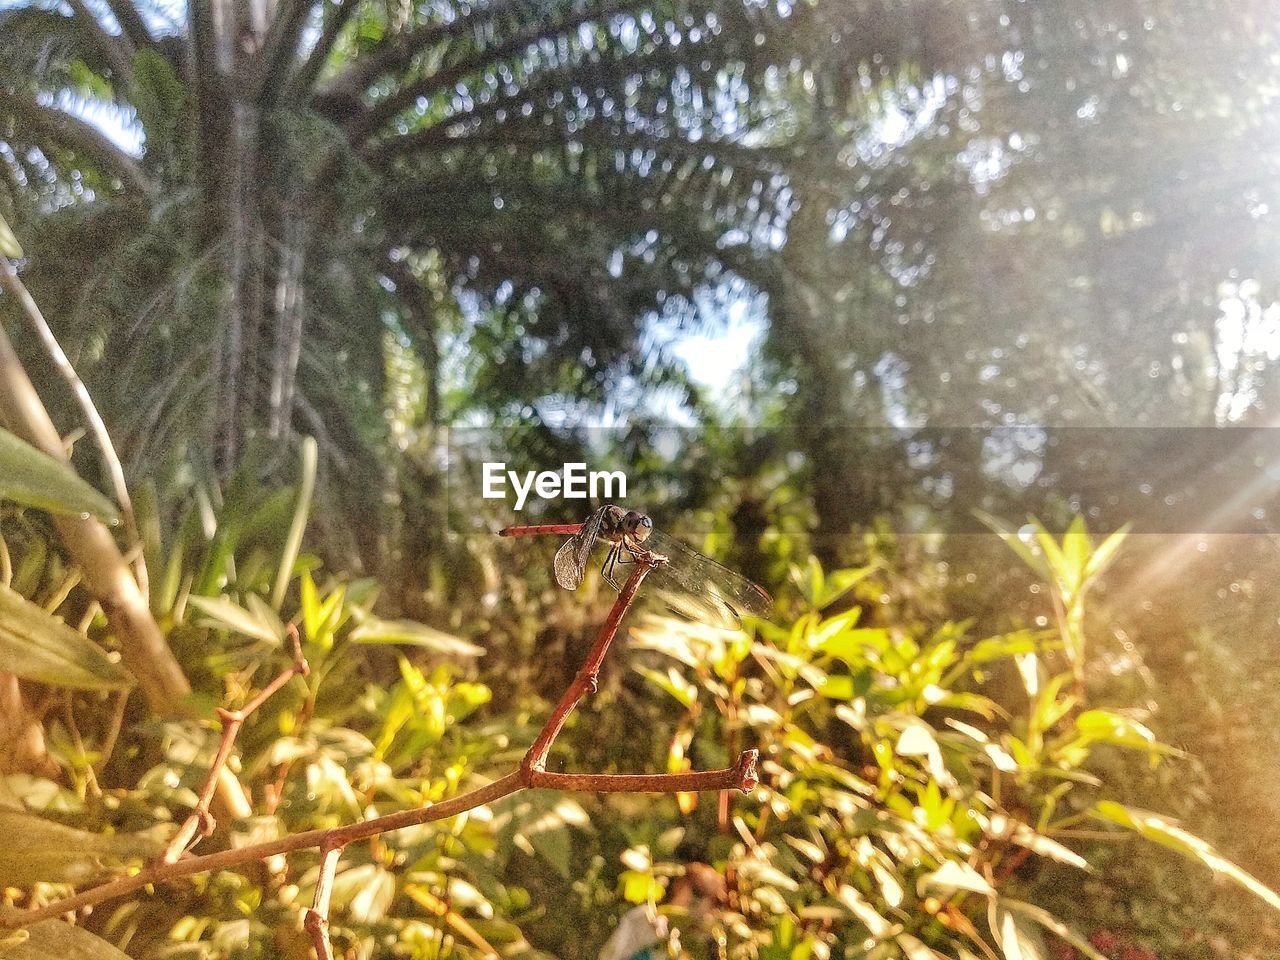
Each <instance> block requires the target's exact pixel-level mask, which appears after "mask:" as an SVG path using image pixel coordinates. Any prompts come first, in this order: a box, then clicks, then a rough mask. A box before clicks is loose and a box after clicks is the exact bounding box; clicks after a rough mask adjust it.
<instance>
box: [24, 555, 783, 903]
mask: <svg viewBox="0 0 1280 960" xmlns="http://www.w3.org/2000/svg"><path fill="white" fill-rule="evenodd" d="M636 560H637V564H638V566H637V569H636V570H635V572H634V573H632V574H631V577H630V579H628V580H627V583H626V585H625V586H624V587H623V588H622V592H621V593H620V594H619V595H618V599H617V601H616V602H615V603H614V605H613V608H612V609H611V610H610V611H609V617H608V619H607V620H606V621H605V624H604V626H603V627H602V628H601V631H600V634H599V636H597V638H596V642H595V644H594V645H593V647H592V648H591V652H590V653H589V654H588V655H587V660H586V662H585V663H584V664H583V668H582V669H581V670H580V671H579V672H578V675H577V677H575V679H574V681H573V683H572V684H571V685H570V688H569V690H568V691H566V693H565V696H564V697H563V698H562V699H561V701H560V705H559V706H557V708H556V710H555V711H554V712H553V713H552V715H551V717H550V718H549V719H548V720H547V723H546V725H545V726H544V727H543V729H542V732H541V733H540V734H539V735H538V738H537V739H536V740H535V741H534V746H533V747H532V748H531V749H530V750H529V753H528V754H527V755H526V757H525V761H526V763H527V764H528V765H527V766H526V763H522V764H521V767H520V769H518V770H514V771H512V772H511V773H509V774H507V775H506V776H505V777H502V778H500V779H498V780H494V781H493V782H492V783H488V784H485V785H484V786H483V787H478V788H476V789H475V790H472V791H470V792H469V793H464V794H461V795H459V796H456V797H453V798H451V799H449V800H444V801H442V802H440V803H436V804H431V805H429V806H425V807H417V808H415V809H412V810H401V811H399V812H397V813H391V814H387V815H386V816H383V817H375V818H373V819H372V820H364V821H361V822H360V823H351V824H348V825H347V826H345V827H331V828H329V829H324V830H307V831H305V832H303V833H295V834H293V835H291V836H287V837H280V838H278V839H276V840H267V841H265V842H263V843H258V844H254V845H252V846H248V847H236V848H233V849H230V850H222V851H219V852H218V853H210V854H206V855H205V856H202V857H187V858H185V859H182V860H178V861H176V862H173V863H163V862H157V863H153V864H151V865H150V866H148V867H145V868H144V869H142V870H140V871H138V872H137V873H135V874H133V875H132V876H128V877H121V878H120V879H118V880H112V881H109V882H107V883H104V884H101V885H99V886H97V887H93V888H91V889H89V890H85V891H83V892H81V893H77V894H73V895H72V896H69V897H64V898H63V899H61V900H57V901H54V902H53V903H50V904H48V905H46V906H43V907H38V908H35V909H31V910H21V911H17V912H14V913H10V914H6V915H0V928H5V927H25V926H29V925H30V924H33V923H36V922H38V921H40V920H46V919H48V918H50V917H59V916H62V915H63V914H66V913H70V912H72V911H74V910H79V909H80V908H81V907H87V906H91V905H93V904H98V903H102V902H103V901H106V900H114V899H115V898H117V897H122V896H125V895H126V894H130V893H134V892H135V891H137V890H141V889H142V888H143V887H146V886H150V885H151V884H155V883H162V882H165V881H168V880H176V879H178V878H180V877H189V876H192V875H194V874H197V873H205V872H207V871H210V870H222V869H225V868H228V867H234V866H238V865H239V864H242V863H250V862H253V861H258V860H265V859H267V858H268V857H275V856H279V855H280V854H284V853H292V852H293V851H295V850H307V849H310V848H313V847H320V848H321V849H337V848H341V847H345V846H347V845H348V844H351V843H358V842H360V841H361V840H367V839H369V838H370V837H375V836H378V835H379V834H383V833H389V832H391V831H392V830H401V829H403V828H405V827H413V826H418V825H420V824H423V823H433V822H435V821H437V820H447V819H449V818H450V817H456V816H457V815H458V814H460V813H466V812H467V811H468V810H474V809H475V808H476V807H482V806H485V805H486V804H490V803H493V802H494V801H495V800H500V799H502V798H503V797H506V796H510V795H511V794H513V793H518V792H519V791H521V790H524V789H526V788H533V789H539V788H545V789H552V790H565V791H573V792H583V793H693V792H695V791H704V790H707V791H710V790H728V789H730V788H737V789H738V790H742V791H744V792H746V791H749V790H751V789H753V788H754V787H755V785H756V784H757V783H758V782H759V777H758V776H757V774H756V762H757V759H758V753H757V751H755V750H744V751H743V752H742V753H741V754H740V755H739V756H738V760H737V762H736V763H735V764H734V765H733V766H732V767H728V768H726V769H724V770H706V771H699V772H694V773H668V774H639V775H636V774H604V773H600V774H574V773H547V772H545V771H543V770H542V769H541V764H542V763H545V761H546V756H547V753H548V752H549V751H550V749H551V745H552V743H553V742H554V741H555V737H556V734H557V733H558V732H559V731H560V729H561V727H563V726H564V722H565V720H567V719H568V716H569V713H570V712H572V710H573V707H574V706H576V705H577V703H578V701H579V700H580V699H581V698H582V697H583V695H585V693H586V691H587V690H588V689H590V688H591V687H592V686H593V685H594V683H595V676H596V674H597V673H598V671H599V666H600V661H602V660H603V659H604V654H605V653H606V652H607V651H608V648H609V645H610V644H611V643H612V642H613V637H614V635H615V634H616V633H617V630H618V625H619V624H620V623H621V622H622V616H623V614H624V613H625V612H626V610H627V608H628V607H629V606H630V605H631V602H632V601H633V600H634V599H635V595H636V590H637V589H638V588H639V586H640V581H641V580H643V579H644V577H645V575H646V574H647V573H648V572H649V570H651V569H653V567H655V566H657V565H658V564H660V563H662V562H664V560H663V558H661V557H659V556H658V555H656V554H649V555H645V556H641V557H637V558H636ZM593 664H594V667H593V666H592V665H593ZM535 761H537V765H536V766H535Z"/></svg>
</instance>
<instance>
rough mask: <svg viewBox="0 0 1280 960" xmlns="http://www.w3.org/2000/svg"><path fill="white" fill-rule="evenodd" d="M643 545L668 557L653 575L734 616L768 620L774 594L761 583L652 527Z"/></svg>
mask: <svg viewBox="0 0 1280 960" xmlns="http://www.w3.org/2000/svg"><path fill="white" fill-rule="evenodd" d="M645 546H646V547H648V548H650V549H652V550H654V551H655V552H657V553H661V554H663V555H664V556H666V557H668V558H669V560H670V562H669V563H667V564H665V565H664V566H662V567H659V568H658V569H657V570H655V571H654V576H655V577H656V578H658V579H659V580H660V581H666V582H668V583H671V584H674V585H675V586H677V587H679V589H680V590H681V591H683V592H685V593H688V594H691V595H693V596H694V597H695V598H698V599H702V600H707V601H711V602H712V603H714V604H715V605H717V606H721V607H725V608H728V610H730V611H731V612H732V613H733V614H734V615H735V616H737V617H744V616H751V617H760V618H761V619H766V620H767V619H768V618H769V617H770V615H771V614H772V613H773V598H772V597H771V596H769V594H768V593H767V592H766V591H765V589H764V588H763V587H761V586H760V585H759V584H756V583H753V582H751V581H750V580H748V579H747V578H746V577H744V576H742V575H741V574H740V573H735V572H734V571H732V570H730V569H729V568H728V567H726V566H723V565H722V564H719V563H716V562H715V561H714V560H712V559H711V558H710V557H704V556H703V555H702V554H700V553H698V552H697V551H696V550H692V549H690V548H689V547H686V546H685V545H684V544H683V543H681V542H680V541H679V540H674V539H672V538H671V537H669V536H667V535H666V534H664V533H662V532H661V531H658V530H655V531H654V532H653V533H651V534H650V535H649V539H648V541H646V543H645Z"/></svg>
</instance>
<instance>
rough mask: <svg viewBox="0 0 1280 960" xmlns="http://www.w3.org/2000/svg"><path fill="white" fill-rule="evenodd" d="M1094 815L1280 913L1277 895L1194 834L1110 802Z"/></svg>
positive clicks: (1132, 808) (1151, 815)
mask: <svg viewBox="0 0 1280 960" xmlns="http://www.w3.org/2000/svg"><path fill="white" fill-rule="evenodd" d="M1093 813H1094V815H1095V816H1096V817H1098V818H1099V819H1102V820H1105V821H1107V822H1108V823H1114V824H1118V825H1119V826H1122V827H1125V828H1126V829H1128V830H1133V831H1134V832H1136V833H1139V834H1141V835H1142V836H1144V837H1146V838H1147V839H1148V840H1154V841H1155V842H1156V843H1158V844H1160V845H1161V846H1165V847H1168V848H1169V849H1170V850H1176V851H1177V852H1178V853H1180V854H1182V855H1183V856H1184V857H1187V858H1189V859H1191V860H1196V861H1198V862H1200V863H1202V864H1204V865H1205V866H1206V867H1208V868H1209V869H1210V870H1212V871H1213V872H1214V873H1216V874H1219V875H1220V876H1223V877H1226V878H1227V879H1228V880H1230V881H1232V882H1233V883H1237V884H1239V885H1240V886H1242V887H1244V889H1246V890H1248V891H1249V892H1250V893H1252V894H1253V895H1254V896H1256V897H1258V898H1260V899H1261V900H1263V901H1265V902H1266V903H1267V905H1268V906H1270V907H1272V908H1273V909H1275V910H1280V894H1277V893H1276V892H1275V891H1274V890H1272V889H1271V888H1270V887H1268V886H1267V885H1266V884H1264V883H1263V882H1262V881H1261V880H1259V879H1257V878H1256V877H1255V876H1253V875H1252V874H1251V873H1249V872H1248V871H1246V870H1245V869H1243V868H1242V867H1238V866H1236V865H1235V864H1234V863H1232V862H1231V861H1230V860H1228V859H1227V858H1226V857H1224V856H1223V855H1222V854H1220V853H1218V851H1216V850H1215V849H1213V847H1212V846H1210V845H1209V843H1208V842H1206V841H1204V840H1202V839H1200V838H1199V837H1197V836H1196V835H1195V834H1193V833H1188V832H1187V831H1186V830H1183V829H1182V828H1181V827H1179V826H1177V825H1176V824H1174V823H1173V822H1171V821H1169V820H1167V819H1165V818H1164V817H1162V816H1160V815H1159V814H1156V813H1151V812H1150V811H1147V810H1139V809H1136V808H1134V807H1126V806H1124V805H1123V804H1120V803H1116V802H1114V801H1112V800H1102V801H1100V802H1099V803H1098V804H1097V805H1096V806H1095V807H1094V808H1093Z"/></svg>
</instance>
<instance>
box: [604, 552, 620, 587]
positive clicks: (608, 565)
mask: <svg viewBox="0 0 1280 960" xmlns="http://www.w3.org/2000/svg"><path fill="white" fill-rule="evenodd" d="M621 549H622V548H621V546H620V545H619V544H616V543H615V544H614V545H613V546H612V547H610V548H609V555H608V556H607V557H605V558H604V566H603V567H601V568H600V572H601V573H602V574H603V575H604V578H605V579H606V580H608V581H609V586H611V587H613V589H615V590H617V589H618V582H617V581H616V580H614V579H613V568H614V567H615V566H617V564H618V554H619V553H620V552H621Z"/></svg>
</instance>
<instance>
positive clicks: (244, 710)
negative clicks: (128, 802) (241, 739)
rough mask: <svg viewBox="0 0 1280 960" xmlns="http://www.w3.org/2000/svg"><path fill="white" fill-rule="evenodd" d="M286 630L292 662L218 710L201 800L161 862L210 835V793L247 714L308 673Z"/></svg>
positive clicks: (293, 631) (294, 632)
mask: <svg viewBox="0 0 1280 960" xmlns="http://www.w3.org/2000/svg"><path fill="white" fill-rule="evenodd" d="M288 631H289V637H290V639H291V640H292V641H293V663H291V664H290V665H289V666H288V667H287V668H286V669H284V670H282V671H280V673H279V675H278V676H277V677H276V678H275V679H274V680H272V681H271V682H270V683H269V684H267V685H266V686H265V687H263V688H262V690H261V691H259V693H258V695H257V696H256V697H254V698H253V699H252V700H250V701H249V702H248V703H246V704H245V705H244V706H243V707H241V708H240V709H239V710H225V709H223V708H222V707H219V708H218V710H217V714H218V719H219V720H221V721H222V739H221V740H220V741H219V742H218V752H217V753H216V754H215V755H214V758H213V763H212V764H211V765H210V766H209V774H208V776H207V777H205V781H204V786H203V787H202V788H201V790H200V799H199V800H197V801H196V806H195V809H194V810H192V811H191V815H190V816H189V817H187V819H186V820H185V821H184V822H183V824H182V826H181V827H179V828H178V832H177V833H175V834H174V835H173V839H172V840H170V841H169V845H168V846H167V847H165V849H164V853H163V854H162V855H161V857H160V859H161V861H162V862H164V863H173V862H174V861H176V860H177V859H178V858H179V857H181V856H182V855H183V854H184V853H185V852H186V851H187V850H188V848H190V847H191V846H192V845H193V844H192V841H193V840H195V839H196V831H197V830H198V831H199V832H200V835H201V836H204V837H208V836H211V835H212V834H213V831H214V828H215V827H216V826H217V821H215V820H214V818H213V814H212V813H210V812H209V806H210V804H211V803H212V802H213V794H214V791H215V790H216V789H217V786H218V778H219V777H220V776H221V775H222V768H223V767H224V766H225V765H226V762H227V758H228V757H229V756H231V748H232V747H234V746H235V742H236V737H237V736H238V735H239V733H240V728H241V727H242V726H244V722H245V720H246V719H247V718H248V717H249V715H250V714H251V713H253V712H254V711H255V710H257V709H258V708H259V707H260V706H262V705H263V704H264V703H266V702H267V699H268V698H269V697H270V696H271V695H272V694H273V693H275V692H276V691H277V690H279V689H280V688H281V687H283V686H284V685H285V684H286V683H288V682H289V681H290V680H292V679H293V678H294V677H296V676H304V677H305V676H306V675H307V674H308V673H310V672H311V667H310V666H308V664H307V660H306V658H305V657H304V656H303V655H302V642H301V640H299V639H298V628H297V627H295V626H294V625H293V624H292V623H291V624H289V626H288ZM197 842H198V841H197Z"/></svg>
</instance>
